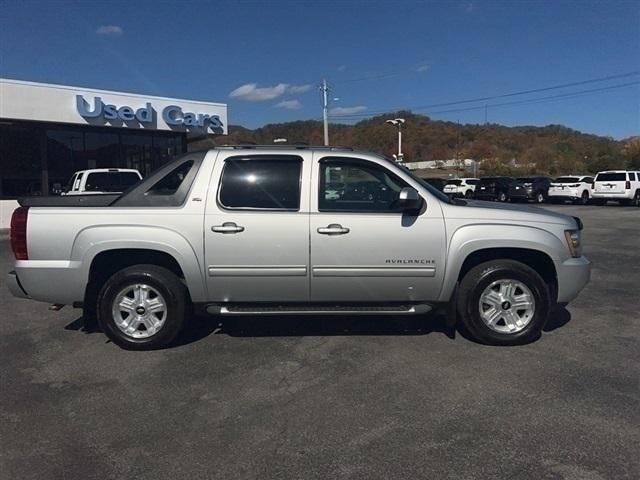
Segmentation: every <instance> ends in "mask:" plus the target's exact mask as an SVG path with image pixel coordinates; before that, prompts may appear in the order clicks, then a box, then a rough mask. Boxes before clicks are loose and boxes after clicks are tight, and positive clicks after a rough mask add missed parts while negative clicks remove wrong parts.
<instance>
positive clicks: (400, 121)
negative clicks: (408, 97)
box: [385, 118, 404, 162]
mask: <svg viewBox="0 0 640 480" xmlns="http://www.w3.org/2000/svg"><path fill="white" fill-rule="evenodd" d="M385 123H388V124H389V125H394V126H396V127H398V156H397V157H396V160H397V161H398V162H402V160H403V159H404V156H403V155H402V125H403V124H404V118H394V119H393V120H387V121H386V122H385Z"/></svg>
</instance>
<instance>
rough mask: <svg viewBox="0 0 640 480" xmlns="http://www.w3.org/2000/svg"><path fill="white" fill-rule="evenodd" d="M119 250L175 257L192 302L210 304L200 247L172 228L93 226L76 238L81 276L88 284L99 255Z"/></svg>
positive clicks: (75, 253) (75, 251)
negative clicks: (92, 265)
mask: <svg viewBox="0 0 640 480" xmlns="http://www.w3.org/2000/svg"><path fill="white" fill-rule="evenodd" d="M116 249H147V250H156V251H159V252H163V253H166V254H168V255H171V256H172V257H173V258H174V259H175V260H176V262H178V265H180V268H181V270H182V272H183V273H184V276H185V281H186V284H187V288H188V289H189V294H190V295H191V299H192V300H193V301H194V302H200V301H206V297H207V296H206V293H205V292H206V285H205V281H204V277H203V273H202V272H203V270H202V265H201V262H200V256H199V255H198V254H197V251H196V248H195V247H194V246H193V245H192V244H191V243H190V242H189V241H188V240H187V238H185V237H184V236H183V235H182V234H180V233H178V232H176V231H174V230H170V229H168V228H163V227H155V226H154V227H151V226H149V227H146V226H119V225H104V226H94V227H89V228H87V229H85V230H82V231H81V232H80V233H79V234H78V236H77V237H76V238H75V241H74V243H73V248H72V251H71V260H72V262H78V264H79V265H80V266H81V267H80V269H81V275H82V278H83V279H84V281H85V283H86V282H88V279H89V270H90V267H91V263H92V262H93V259H94V258H95V257H96V255H98V254H99V253H102V252H105V251H108V250H116Z"/></svg>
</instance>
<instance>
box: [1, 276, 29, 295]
mask: <svg viewBox="0 0 640 480" xmlns="http://www.w3.org/2000/svg"><path fill="white" fill-rule="evenodd" d="M5 280H6V282H7V288H9V291H10V292H11V295H13V296H14V297H18V298H29V294H28V293H27V292H25V291H24V289H23V288H22V285H20V280H19V279H18V274H17V273H16V272H15V271H13V270H12V271H10V272H9V273H7V277H6V278H5Z"/></svg>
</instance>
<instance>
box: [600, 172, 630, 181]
mask: <svg viewBox="0 0 640 480" xmlns="http://www.w3.org/2000/svg"><path fill="white" fill-rule="evenodd" d="M626 180H627V174H626V173H624V172H622V173H599V174H598V176H597V177H596V182H624V181H626Z"/></svg>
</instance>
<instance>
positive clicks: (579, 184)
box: [548, 175, 593, 205]
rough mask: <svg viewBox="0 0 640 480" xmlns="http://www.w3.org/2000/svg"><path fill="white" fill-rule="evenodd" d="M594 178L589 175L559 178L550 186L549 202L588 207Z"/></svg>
mask: <svg viewBox="0 0 640 480" xmlns="http://www.w3.org/2000/svg"><path fill="white" fill-rule="evenodd" d="M592 185H593V177H591V176H589V175H567V176H565V177H558V178H556V179H555V180H554V181H553V182H551V185H550V186H549V194H548V200H549V202H551V203H562V202H567V201H569V202H573V203H580V204H582V205H586V204H587V203H589V200H590V199H591V186H592Z"/></svg>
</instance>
